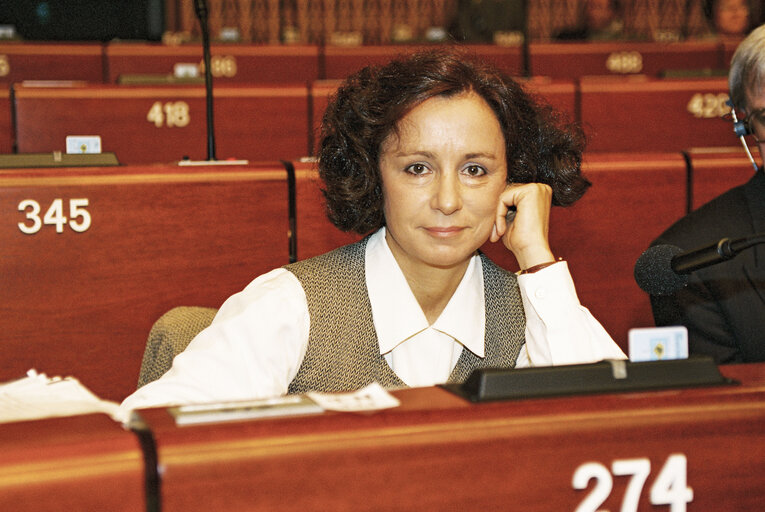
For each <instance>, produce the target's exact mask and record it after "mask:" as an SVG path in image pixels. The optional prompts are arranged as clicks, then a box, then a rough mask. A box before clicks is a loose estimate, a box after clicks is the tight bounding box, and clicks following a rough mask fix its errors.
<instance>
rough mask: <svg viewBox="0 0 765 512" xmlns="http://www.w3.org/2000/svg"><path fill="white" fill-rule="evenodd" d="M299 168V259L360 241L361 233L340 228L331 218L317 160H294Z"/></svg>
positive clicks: (297, 194)
mask: <svg viewBox="0 0 765 512" xmlns="http://www.w3.org/2000/svg"><path fill="white" fill-rule="evenodd" d="M292 165H294V167H295V206H296V209H297V236H296V238H297V256H298V259H299V260H303V259H306V258H311V257H313V256H318V255H320V254H324V253H325V252H329V251H331V250H333V249H337V248H338V247H342V246H343V245H346V244H350V243H353V242H356V241H358V240H360V239H361V235H357V234H356V233H353V232H344V231H340V230H339V229H338V228H336V227H335V226H334V224H332V223H331V222H330V221H329V219H328V218H327V214H326V203H325V201H324V196H323V194H322V193H321V187H322V186H323V184H322V182H321V180H319V174H318V171H317V170H316V163H313V162H292Z"/></svg>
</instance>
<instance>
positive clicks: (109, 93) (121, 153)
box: [15, 84, 309, 164]
mask: <svg viewBox="0 0 765 512" xmlns="http://www.w3.org/2000/svg"><path fill="white" fill-rule="evenodd" d="M15 94H16V119H17V123H16V130H17V141H18V151H19V152H20V153H40V152H51V151H54V150H59V151H60V150H63V149H64V148H65V140H66V136H67V135H100V136H101V144H102V148H103V151H113V152H114V153H116V155H117V158H118V159H119V160H120V163H123V164H145V163H166V162H172V161H178V160H180V159H181V158H182V157H184V156H188V157H190V158H191V159H192V160H204V159H206V158H207V115H206V112H207V110H206V103H205V89H204V87H203V86H151V87H149V86H142V87H137V86H136V87H133V86H118V85H98V86H95V85H93V86H74V87H30V86H16V87H15ZM214 107H215V135H216V144H217V157H218V159H226V158H239V159H249V160H253V161H264V160H278V159H290V158H299V157H302V156H305V155H306V153H307V152H308V151H309V146H308V89H307V87H306V86H305V85H299V84H294V85H291V86H288V85H282V86H278V87H277V86H265V85H259V86H252V87H247V86H221V87H216V89H215V102H214Z"/></svg>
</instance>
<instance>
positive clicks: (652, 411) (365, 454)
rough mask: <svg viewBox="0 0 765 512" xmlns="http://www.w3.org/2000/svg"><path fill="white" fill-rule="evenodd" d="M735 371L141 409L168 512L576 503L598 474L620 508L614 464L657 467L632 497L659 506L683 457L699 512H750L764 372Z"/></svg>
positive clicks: (759, 467) (760, 462) (760, 447)
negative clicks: (611, 383)
mask: <svg viewBox="0 0 765 512" xmlns="http://www.w3.org/2000/svg"><path fill="white" fill-rule="evenodd" d="M724 371H725V373H726V374H728V375H730V376H732V377H735V378H738V379H740V380H741V381H742V382H743V385H742V386H736V387H723V388H706V389H686V390H669V391H658V392H649V393H629V394H615V395H598V396H582V397H570V398H550V399H540V400H523V401H509V402H496V403H485V404H478V405H471V404H469V403H467V402H464V401H462V400H461V399H459V398H457V397H455V396H453V395H451V394H448V393H447V392H446V391H443V390H441V389H438V388H419V389H411V390H403V391H398V392H396V393H395V394H396V395H397V396H398V397H399V399H400V400H401V401H402V405H401V407H399V408H396V409H389V410H385V411H380V412H377V413H374V414H341V413H324V414H321V415H317V416H308V417H302V418H300V417H294V418H287V419H263V420H254V421H247V422H235V423H228V424H217V425H207V426H187V427H180V428H176V427H175V426H174V424H173V420H172V418H171V417H170V416H169V415H168V414H167V413H166V412H165V411H164V410H163V409H153V410H145V411H141V414H142V415H143V416H144V418H145V419H146V421H147V423H149V425H150V426H151V428H152V430H153V432H154V435H155V438H156V440H157V444H158V452H159V460H160V464H161V466H162V467H163V469H164V472H163V482H162V492H163V510H164V511H166V512H173V511H176V510H183V511H189V512H192V511H195V510H230V511H232V512H235V511H244V510H248V511H257V510H275V509H278V510H285V511H291V510H295V511H302V510H317V509H324V510H342V511H344V510H354V511H357V510H421V511H422V510H505V509H507V508H508V507H510V508H512V504H522V508H523V510H529V511H535V510H539V511H550V510H574V509H575V508H576V507H577V505H579V504H581V503H582V501H583V500H584V499H585V498H586V497H587V496H588V495H590V493H591V492H592V489H593V487H594V485H595V483H596V482H594V481H589V482H588V484H589V485H588V488H587V490H576V489H574V488H573V485H572V479H573V477H574V475H575V474H577V473H579V474H580V475H583V474H587V470H588V469H590V470H592V469H597V470H599V471H602V472H604V473H605V474H606V475H608V478H610V479H611V481H612V482H613V484H614V485H613V489H607V491H610V492H606V497H607V499H606V500H605V503H603V506H602V508H603V509H607V510H618V509H619V508H620V504H621V503H622V500H623V499H624V498H625V494H626V492H627V491H626V487H627V483H628V482H629V480H630V479H629V476H618V477H613V476H611V472H612V471H613V472H614V473H619V472H620V470H621V468H620V467H619V466H620V465H626V466H628V467H627V469H628V470H630V471H632V470H634V469H635V466H637V465H641V466H644V465H645V464H646V463H647V464H648V465H649V466H650V467H649V471H648V473H647V474H646V477H647V479H646V482H645V485H644V486H642V487H640V486H639V489H638V490H639V491H641V492H639V493H637V496H636V498H637V499H635V502H636V503H635V505H636V509H637V510H641V511H643V510H656V509H657V508H655V507H654V508H652V507H651V505H650V504H649V490H650V489H651V488H652V487H657V488H659V487H661V485H659V484H657V480H658V475H659V474H660V473H661V472H662V469H663V468H666V467H667V461H669V460H673V461H678V460H679V459H682V458H685V460H686V461H687V469H686V470H682V468H677V469H676V470H675V471H674V472H672V473H673V474H674V475H675V476H678V477H681V476H687V480H686V483H685V484H683V482H681V481H680V480H679V479H678V480H675V482H676V484H677V486H676V489H683V488H684V487H685V486H688V487H690V488H692V490H693V500H692V502H691V504H690V509H691V510H693V509H698V510H721V511H723V510H725V511H727V510H749V509H752V507H754V508H756V507H758V506H759V503H761V502H762V500H763V499H765V488H763V486H762V475H763V472H764V471H765V444H763V443H762V442H761V441H762V435H763V426H762V425H763V421H765V372H763V367H762V365H746V366H738V367H730V368H724ZM670 465H671V464H670ZM612 468H616V469H613V470H612ZM606 475H602V473H601V478H602V479H603V481H604V483H605V482H606V481H607V480H606ZM665 476H666V475H665ZM199 482H205V487H204V492H200V487H199ZM665 507H666V506H665ZM628 508H629V507H628Z"/></svg>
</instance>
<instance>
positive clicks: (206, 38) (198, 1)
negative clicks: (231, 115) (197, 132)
mask: <svg viewBox="0 0 765 512" xmlns="http://www.w3.org/2000/svg"><path fill="white" fill-rule="evenodd" d="M194 11H195V12H196V14H197V18H199V25H200V28H201V30H202V54H203V56H204V63H205V93H206V94H205V96H206V100H207V160H209V161H213V160H215V128H214V122H213V84H212V69H211V66H210V60H211V59H210V29H209V27H208V23H207V0H194Z"/></svg>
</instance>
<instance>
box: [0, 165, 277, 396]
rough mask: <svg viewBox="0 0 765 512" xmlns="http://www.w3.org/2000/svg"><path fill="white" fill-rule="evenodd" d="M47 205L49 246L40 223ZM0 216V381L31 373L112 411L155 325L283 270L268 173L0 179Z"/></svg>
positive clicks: (47, 173)
mask: <svg viewBox="0 0 765 512" xmlns="http://www.w3.org/2000/svg"><path fill="white" fill-rule="evenodd" d="M83 199H84V200H85V201H86V202H87V204H83V202H82V201H78V200H83ZM25 200H31V201H34V204H32V203H29V204H28V205H26V204H25V205H23V206H26V208H23V207H22V210H23V211H19V210H18V205H20V204H21V203H22V201H25ZM57 200H60V201H58V202H59V205H60V212H59V215H57V214H56V213H57V212H56V210H55V209H54V210H52V213H51V214H50V217H49V218H48V219H49V222H56V220H59V219H60V218H63V219H64V220H63V221H62V223H61V225H60V229H61V232H60V233H57V229H58V226H56V225H55V224H46V223H45V222H44V221H43V220H44V219H45V215H46V213H47V212H49V211H51V210H50V208H51V205H54V204H56V202H57ZM0 205H2V206H3V212H2V216H0V219H2V225H0V289H2V290H3V293H2V301H0V325H2V326H3V335H2V345H3V365H2V368H0V380H10V379H13V378H17V377H19V376H21V375H24V374H25V373H26V371H27V370H28V369H30V368H36V369H38V370H39V371H43V372H46V373H48V374H49V375H74V376H76V377H77V378H79V379H80V381H82V383H83V384H84V385H85V386H87V387H88V388H90V389H91V390H92V391H93V392H94V393H96V394H97V395H99V396H101V397H103V398H108V399H112V400H118V401H119V400H122V399H123V398H124V397H125V396H127V395H128V394H129V393H130V392H132V391H133V390H135V385H136V382H137V378H138V370H139V367H140V363H141V358H142V356H143V351H144V347H145V342H146V337H147V335H148V332H149V329H150V327H151V325H152V324H153V323H154V321H155V320H157V318H159V317H160V316H161V315H162V314H163V313H165V312H166V311H167V310H169V309H171V308H172V307H175V306H181V305H193V306H211V307H219V306H220V305H221V303H222V302H223V301H224V300H225V299H226V298H227V297H228V296H230V295H231V294H233V293H235V292H238V291H240V290H241V289H242V288H244V286H245V285H247V283H249V282H250V281H251V280H252V279H253V278H255V277H256V276H258V275H259V274H261V273H264V272H266V271H268V270H271V269H272V268H275V267H278V266H281V265H284V264H287V263H288V261H289V258H288V255H289V247H288V239H287V234H288V221H287V183H286V172H285V170H284V168H283V166H282V165H281V164H279V163H273V164H263V165H260V166H255V165H253V166H248V167H245V168H238V167H237V168H228V167H213V168H207V169H179V168H177V167H172V166H169V167H164V166H147V167H127V168H124V167H123V168H102V169H99V168H94V169H90V168H88V169H53V170H28V171H23V172H22V171H15V172H14V171H0ZM35 205H38V206H39V213H38V214H37V215H36V216H35V215H32V214H33V207H35ZM27 215H29V216H30V218H27ZM86 216H87V217H89V219H90V225H89V227H88V229H86V230H85V231H82V232H77V231H75V229H74V228H73V225H74V227H77V226H78V225H82V224H83V223H84V222H85V218H86ZM35 218H36V219H37V220H35ZM19 223H21V224H22V225H23V226H24V230H26V231H29V232H31V233H29V234H27V233H25V232H23V231H22V228H20V227H19ZM35 226H37V227H39V229H37V230H36V231H35ZM80 229H82V228H80Z"/></svg>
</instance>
